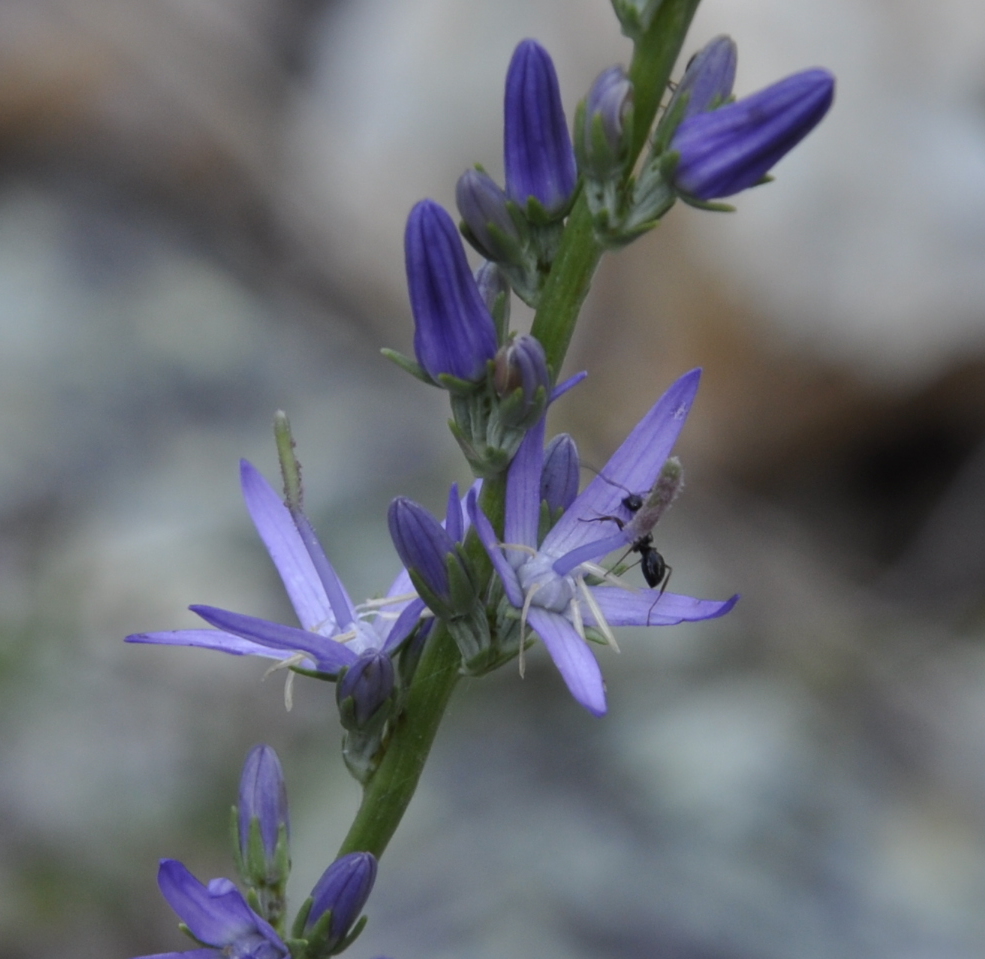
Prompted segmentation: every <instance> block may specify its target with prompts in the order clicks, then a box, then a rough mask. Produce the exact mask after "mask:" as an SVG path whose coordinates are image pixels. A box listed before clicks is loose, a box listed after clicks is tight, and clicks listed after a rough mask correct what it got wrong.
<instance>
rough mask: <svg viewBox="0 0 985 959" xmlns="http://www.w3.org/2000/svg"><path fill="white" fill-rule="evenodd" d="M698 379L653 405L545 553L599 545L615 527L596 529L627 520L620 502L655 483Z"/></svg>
mask: <svg viewBox="0 0 985 959" xmlns="http://www.w3.org/2000/svg"><path fill="white" fill-rule="evenodd" d="M700 379H701V370H700V369H697V370H691V372H690V373H685V374H684V375H683V376H682V377H681V378H680V379H678V380H677V381H676V382H675V383H674V384H673V385H672V386H671V387H670V389H669V390H667V392H666V393H664V395H663V396H661V397H660V399H659V400H657V402H656V403H655V404H654V405H653V407H652V408H651V409H650V412H649V413H647V414H646V416H644V417H643V419H642V420H640V422H639V423H638V424H637V425H636V428H635V429H634V430H633V432H632V433H630V434H629V436H628V437H627V438H626V440H625V442H624V443H623V444H622V446H620V447H619V449H617V450H616V452H615V453H614V454H613V456H612V458H611V459H610V460H609V462H608V463H606V464H605V466H604V467H603V468H602V470H601V472H600V473H599V475H598V476H596V477H595V479H593V480H592V482H591V483H589V484H588V486H586V487H585V489H584V490H582V492H581V493H580V494H579V496H578V498H577V499H576V500H575V501H574V502H573V503H572V504H571V508H570V509H568V511H567V512H566V513H565V514H564V515H563V516H562V517H561V519H560V520H558V523H557V525H556V526H555V527H554V528H553V529H552V530H551V531H550V532H549V533H548V534H547V536H546V537H545V538H544V543H543V547H542V548H543V550H544V552H548V553H550V554H551V555H552V556H563V555H564V554H565V553H568V552H570V551H571V550H573V549H576V548H577V547H579V546H582V545H584V544H585V543H589V542H591V541H592V540H595V539H598V538H599V534H600V532H601V531H603V530H607V528H611V527H612V526H613V525H614V524H613V523H612V522H611V521H609V522H608V523H604V522H603V525H602V526H601V527H600V525H599V524H600V522H602V521H603V520H604V517H607V516H620V517H621V518H622V519H624V520H625V519H629V514H628V513H627V512H626V510H625V509H624V508H623V507H622V499H623V497H624V496H626V494H627V493H640V494H643V493H646V492H648V491H649V489H650V487H651V486H652V485H653V483H654V482H655V480H656V478H657V475H658V473H659V472H660V469H661V467H662V466H663V465H664V463H665V462H666V461H667V457H668V456H670V452H671V450H672V449H673V448H674V443H675V442H676V441H677V437H678V435H679V434H680V432H681V430H682V429H683V427H684V422H685V420H686V419H687V414H688V413H689V412H690V409H691V404H692V403H693V402H694V396H695V393H697V391H698V382H699V380H700Z"/></svg>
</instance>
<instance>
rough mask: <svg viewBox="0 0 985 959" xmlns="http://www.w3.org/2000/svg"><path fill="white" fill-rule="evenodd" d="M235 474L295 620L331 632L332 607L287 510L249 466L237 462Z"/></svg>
mask: <svg viewBox="0 0 985 959" xmlns="http://www.w3.org/2000/svg"><path fill="white" fill-rule="evenodd" d="M239 475H240V483H241V485H242V487H243V498H244V499H245V500H246V508H247V509H248V510H249V511H250V517H251V518H252V520H253V525H254V526H256V529H257V532H258V533H259V534H260V539H262V540H263V544H264V546H266V547H267V552H268V553H269V554H270V558H271V559H272V560H273V561H274V566H276V567H277V572H278V573H279V574H280V578H281V579H282V580H283V582H284V588H285V589H286V590H287V595H288V597H289V598H290V600H291V605H292V606H293V607H294V611H295V612H296V613H297V614H298V621H299V622H300V623H301V625H302V626H303V627H304V628H305V629H310V630H316V631H318V632H321V633H326V634H327V633H329V632H331V631H332V628H333V627H334V625H335V616H334V614H333V613H332V607H331V606H330V605H329V602H328V596H327V595H326V594H325V589H324V587H323V586H322V584H321V581H320V580H319V578H318V573H317V572H316V571H315V567H314V565H313V564H312V562H311V557H310V556H309V555H308V551H307V549H305V546H304V543H303V542H302V540H301V537H300V535H299V534H298V531H297V527H296V526H295V525H294V520H293V519H292V518H291V514H290V511H289V510H288V509H287V507H286V506H285V505H284V503H283V502H282V501H281V498H280V497H279V496H278V495H277V493H275V492H274V489H273V487H272V486H271V485H270V484H269V483H268V482H267V481H266V480H265V479H264V478H263V476H262V475H261V474H260V472H259V470H257V468H256V467H255V466H253V464H252V463H250V462H248V461H247V460H240V464H239Z"/></svg>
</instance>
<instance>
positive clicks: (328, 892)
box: [304, 852, 376, 956]
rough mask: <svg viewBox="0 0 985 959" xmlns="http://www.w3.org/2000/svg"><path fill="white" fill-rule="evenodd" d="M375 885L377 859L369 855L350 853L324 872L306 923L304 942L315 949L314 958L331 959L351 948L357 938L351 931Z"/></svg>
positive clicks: (312, 900) (313, 896)
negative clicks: (306, 941) (327, 958)
mask: <svg viewBox="0 0 985 959" xmlns="http://www.w3.org/2000/svg"><path fill="white" fill-rule="evenodd" d="M375 881H376V857H375V856H373V855H372V854H371V853H368V852H353V853H349V855H347V856H342V858H341V859H336V860H335V862H333V863H332V865H330V866H329V867H328V869H326V870H325V872H324V873H323V874H322V877H321V879H319V880H318V882H317V883H316V884H315V888H314V889H313V890H312V891H311V908H310V910H309V911H308V915H307V918H306V919H305V923H304V938H306V939H307V940H308V942H309V948H310V947H312V946H313V947H314V954H316V955H321V956H331V955H333V954H334V953H336V952H341V951H342V949H343V948H345V947H346V946H348V945H349V942H351V941H352V938H354V937H352V936H349V931H350V930H351V929H352V927H353V924H354V923H355V922H356V920H357V919H358V918H359V914H360V913H361V912H362V911H363V906H365V905H366V900H367V899H369V894H370V893H371V892H372V890H373V883H374V882H375ZM360 928H361V927H360ZM360 928H357V929H356V930H355V932H356V934H358V932H359V931H360ZM347 937H348V941H347ZM340 947H341V948H340Z"/></svg>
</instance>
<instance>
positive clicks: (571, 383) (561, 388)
mask: <svg viewBox="0 0 985 959" xmlns="http://www.w3.org/2000/svg"><path fill="white" fill-rule="evenodd" d="M586 376H588V370H582V371H581V372H580V373H575V375H574V376H569V377H568V378H567V379H566V380H564V381H562V382H561V383H558V385H557V386H555V387H554V389H553V390H552V391H551V399H550V402H551V403H553V402H554V401H555V400H556V399H560V397H562V396H564V394H565V393H567V392H568V390H570V389H572V388H574V387H575V386H577V385H578V384H579V383H580V382H581V381H582V380H583V379H585V377H586Z"/></svg>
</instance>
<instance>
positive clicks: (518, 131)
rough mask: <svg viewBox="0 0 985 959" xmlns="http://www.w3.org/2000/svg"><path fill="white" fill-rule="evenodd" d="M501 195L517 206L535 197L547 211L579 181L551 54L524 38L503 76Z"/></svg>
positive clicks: (561, 204) (560, 204) (560, 206)
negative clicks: (503, 190)
mask: <svg viewBox="0 0 985 959" xmlns="http://www.w3.org/2000/svg"><path fill="white" fill-rule="evenodd" d="M503 144H504V159H505V166H506V192H507V193H508V194H509V197H510V199H511V200H513V201H514V202H516V203H517V204H519V205H520V206H521V207H525V206H526V205H527V200H528V198H529V197H534V198H535V199H536V200H538V201H539V202H540V203H541V205H542V206H543V207H544V209H545V210H547V212H548V213H558V212H559V211H561V210H562V209H563V208H564V207H565V205H566V204H567V202H568V200H569V198H570V197H571V194H572V193H573V192H574V189H575V185H576V183H577V181H578V171H577V168H576V166H575V155H574V151H573V150H572V148H571V137H570V136H569V135H568V124H567V121H566V120H565V117H564V107H563V106H562V105H561V91H560V88H559V86H558V81H557V74H556V73H555V71H554V63H553V62H552V61H551V57H550V54H548V52H547V51H546V50H545V49H544V48H543V47H542V46H541V45H540V44H539V43H537V42H536V41H535V40H523V41H522V42H521V43H520V44H519V45H518V46H517V48H516V50H515V51H514V52H513V59H512V60H510V66H509V69H508V70H507V73H506V97H505V103H504V138H503Z"/></svg>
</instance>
